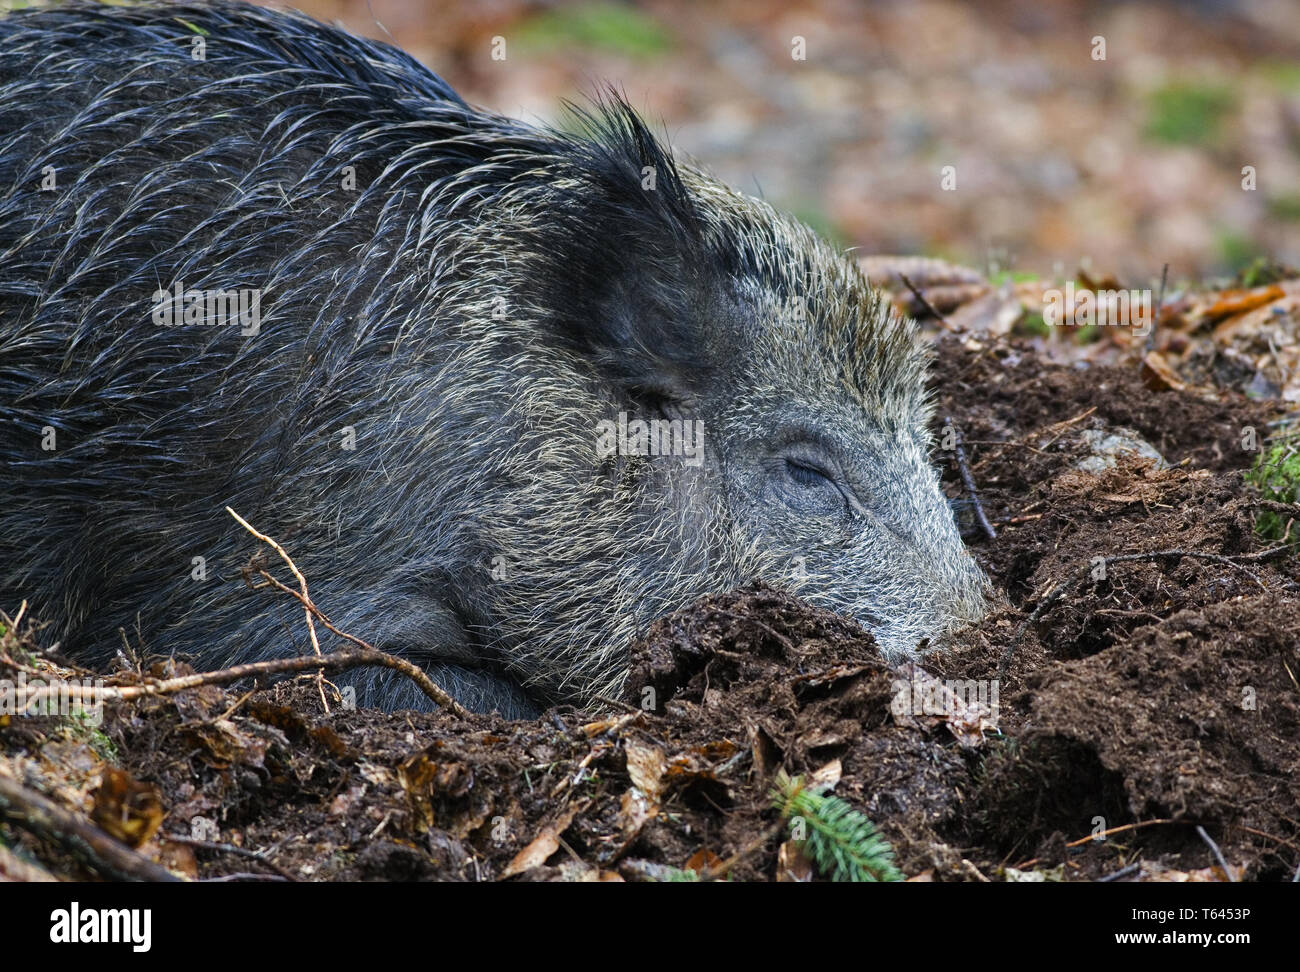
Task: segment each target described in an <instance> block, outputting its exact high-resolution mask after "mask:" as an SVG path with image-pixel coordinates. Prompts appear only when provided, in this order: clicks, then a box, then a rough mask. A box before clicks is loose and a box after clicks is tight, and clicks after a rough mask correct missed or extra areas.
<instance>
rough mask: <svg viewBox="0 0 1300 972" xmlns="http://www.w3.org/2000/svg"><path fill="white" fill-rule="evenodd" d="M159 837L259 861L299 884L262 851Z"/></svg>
mask: <svg viewBox="0 0 1300 972" xmlns="http://www.w3.org/2000/svg"><path fill="white" fill-rule="evenodd" d="M159 836H160V837H161V838H162V839H163V840H169V841H171V842H172V843H174V844H185V845H186V846H188V847H197V848H199V849H200V850H210V851H216V852H218V853H221V854H234V855H235V856H236V857H247V858H249V859H250V860H254V861H257V862H258V863H259V864H264V865H266V866H267V867H269V868H270V869H271V870H273V871H275V873H276V874H277V875H279V876H280V877H281V878H282V879H283V880H285V881H294V882H297V880H298V879H297V878H296V877H294V876H293V875H292V874H290V873H289V872H288V871H286V870H285V869H284V868H282V867H280V865H279V864H277V863H275V861H273V860H271V859H270V858H268V857H267V856H266V855H265V854H263V853H262V852H261V851H255V850H250V849H249V848H247V847H240V846H239V845H238V844H222V843H218V842H216V841H212V840H200V839H199V838H197V837H185V836H183V835H181V834H168V833H163V834H160V835H159ZM229 877H230V875H227V878H229ZM209 880H216V879H215V878H211V879H209Z"/></svg>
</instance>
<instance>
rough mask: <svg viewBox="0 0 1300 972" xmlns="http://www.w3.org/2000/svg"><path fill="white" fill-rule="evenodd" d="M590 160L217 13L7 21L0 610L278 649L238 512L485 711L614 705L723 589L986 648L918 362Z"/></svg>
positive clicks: (780, 251)
mask: <svg viewBox="0 0 1300 972" xmlns="http://www.w3.org/2000/svg"><path fill="white" fill-rule="evenodd" d="M200 48H201V49H200ZM198 53H201V55H202V56H201V57H198V56H196V54H198ZM585 122H586V129H587V130H586V131H585V132H584V133H583V134H582V135H572V134H562V133H556V132H548V131H542V130H538V129H535V128H531V127H528V126H525V125H523V124H521V123H518V122H514V121H511V120H508V119H505V118H502V117H499V116H495V115H492V114H488V113H485V112H481V111H478V110H474V109H471V108H470V107H468V106H467V105H466V104H465V103H464V102H463V101H461V100H460V99H459V98H458V97H457V96H456V94H455V93H454V92H453V91H452V90H451V89H450V88H448V87H447V86H446V85H445V84H444V83H443V82H442V81H441V80H439V79H438V78H436V77H435V76H433V75H432V74H430V73H429V72H428V71H427V70H425V69H424V68H422V67H420V66H419V65H418V64H417V63H416V62H414V61H413V60H411V59H410V58H409V57H407V56H406V55H404V54H402V53H400V52H398V51H396V50H394V49H392V48H389V47H387V46H385V45H381V44H376V43H371V42H366V41H361V40H358V39H354V38H351V37H349V36H347V35H346V34H343V33H341V32H339V31H336V30H334V29H331V28H327V27H324V26H322V25H319V24H316V23H314V22H312V21H310V20H307V19H305V18H301V17H297V16H288V15H283V14H277V13H271V12H267V11H260V10H255V9H253V8H248V7H244V6H241V5H239V4H233V3H213V4H203V5H199V4H196V5H193V6H191V5H187V4H169V5H165V6H161V7H126V8H116V7H105V8H99V7H93V6H83V5H81V4H73V5H69V6H66V7H60V8H57V9H54V10H49V11H41V12H24V13H18V14H11V15H9V16H8V17H5V18H2V19H0V267H2V268H3V269H2V270H0V462H3V470H2V472H0V607H3V608H4V609H6V610H8V611H10V612H12V611H13V610H14V609H15V608H16V607H17V604H18V602H19V601H20V600H21V599H24V598H26V599H28V600H29V601H30V602H31V608H30V609H31V610H32V611H34V612H35V613H36V614H37V615H38V616H41V617H43V618H45V619H48V620H49V621H50V622H51V625H50V627H49V628H48V629H47V630H46V632H45V635H46V637H47V640H49V641H54V640H58V641H60V642H62V645H63V648H64V650H65V651H66V652H68V653H70V654H73V655H76V656H79V657H82V658H85V659H88V660H90V661H92V662H96V663H99V664H103V663H106V662H107V661H108V660H109V659H110V658H111V656H112V654H113V653H114V651H115V650H116V648H117V646H118V645H120V643H121V635H120V634H119V630H118V629H119V628H125V629H126V630H127V631H128V632H131V633H132V640H134V637H135V633H136V632H137V631H138V632H139V634H140V635H141V636H142V637H143V640H144V642H145V644H146V645H147V646H148V647H149V648H151V649H154V650H164V651H178V652H182V653H188V654H189V655H191V656H192V657H193V658H194V659H196V660H197V661H199V662H200V663H203V664H225V663H230V662H234V661H246V660H252V659H256V658H262V657H273V656H276V655H285V654H289V653H291V652H297V651H301V650H303V648H304V645H303V643H302V639H303V632H302V626H301V611H300V609H298V608H296V607H295V606H294V605H293V603H292V602H290V601H288V600H287V599H285V598H283V597H281V596H276V595H274V594H273V593H271V592H259V593H250V592H249V591H248V590H247V589H246V588H244V586H243V585H242V583H241V582H240V574H239V569H240V567H241V565H243V564H244V563H246V562H247V560H248V558H249V556H250V554H251V553H252V552H253V550H254V549H255V548H256V546H257V544H256V542H255V541H254V540H253V538H251V537H250V536H249V535H248V534H247V533H245V532H244V531H243V530H242V529H241V528H239V527H238V526H237V525H236V524H235V523H234V521H233V520H232V519H231V518H230V517H229V515H228V514H227V513H226V512H225V507H226V506H230V507H232V508H233V509H235V510H236V511H238V512H239V513H240V514H241V515H243V516H244V517H246V518H247V519H248V520H249V521H250V522H251V523H253V524H254V525H255V526H256V527H258V528H259V529H260V530H262V531H263V532H265V533H267V534H269V535H271V536H273V537H275V538H276V539H278V540H279V541H280V542H282V543H283V544H284V546H285V547H286V548H287V549H288V550H289V551H290V553H291V554H292V555H293V556H294V558H295V560H296V562H297V563H298V565H299V566H300V567H301V568H302V570H303V572H304V573H305V574H306V576H307V577H308V579H309V583H310V585H311V591H312V595H313V598H314V599H315V601H316V602H317V603H318V604H319V605H321V606H322V608H323V609H324V610H325V611H326V612H327V613H328V614H329V615H330V616H331V618H332V620H333V621H334V622H335V623H336V624H337V625H338V627H340V628H341V629H343V630H346V631H351V632H354V633H356V634H358V635H360V636H362V637H364V638H366V639H367V640H368V641H371V642H372V643H374V644H376V645H377V646H379V647H382V648H385V649H387V650H390V651H395V652H398V653H401V654H403V655H405V656H406V657H408V658H411V659H412V660H414V661H416V662H417V663H419V664H421V665H423V666H424V667H426V668H427V669H428V670H429V672H430V674H431V675H432V676H433V677H434V678H435V679H437V680H440V681H441V682H442V683H443V684H444V686H445V687H446V688H447V689H448V690H449V691H451V692H452V693H453V694H455V695H457V696H458V697H460V698H461V699H462V701H464V702H465V703H466V704H467V705H469V706H472V707H478V708H480V709H489V708H498V709H500V710H501V711H503V712H506V713H511V714H521V713H526V712H530V711H534V710H535V709H536V707H537V706H538V705H542V704H547V703H551V702H555V701H559V700H572V701H587V700H590V699H592V698H593V697H595V696H597V695H602V694H613V693H616V692H617V691H618V690H619V687H620V685H621V682H622V679H623V677H624V675H625V657H624V649H625V647H626V644H627V642H628V640H629V639H630V638H631V637H632V636H634V635H635V634H636V633H637V632H639V631H641V630H642V629H643V628H644V627H645V626H646V625H647V624H648V623H649V621H650V620H652V619H653V618H655V617H657V616H659V615H661V614H663V613H665V612H667V611H669V610H672V609H675V608H677V607H679V606H681V605H682V604H684V603H686V602H687V601H689V600H690V599H692V598H693V597H695V596H697V595H700V594H703V593H706V592H712V591H718V590H723V589H726V588H729V587H732V586H734V585H736V584H739V583H743V582H745V581H748V580H750V579H753V578H759V577H762V578H766V579H768V580H771V581H774V582H776V583H783V584H785V585H786V586H789V587H793V588H795V589H796V590H798V591H800V592H801V593H802V594H803V595H804V596H806V597H809V598H811V599H813V600H816V601H819V602H821V603H823V604H826V605H827V606H830V607H832V608H836V609H838V610H841V611H843V612H845V613H848V614H851V615H854V616H856V617H857V618H859V619H860V620H862V621H863V622H864V623H865V624H866V625H867V626H868V627H870V628H871V629H872V630H874V631H875V633H876V634H877V638H878V640H879V641H880V643H881V645H882V647H883V648H884V649H885V650H886V652H887V653H889V654H891V655H895V656H897V655H904V654H907V653H909V652H911V651H912V650H914V648H915V646H916V644H917V642H918V640H920V639H922V638H926V637H935V636H938V635H940V634H942V633H943V632H944V631H945V630H947V629H948V628H950V627H951V626H952V625H953V624H954V623H956V622H958V621H962V620H968V619H971V618H974V617H976V616H978V614H979V612H980V609H981V606H982V603H983V602H982V599H981V584H982V577H981V575H980V573H979V571H978V570H977V568H975V566H974V565H973V562H972V561H971V560H970V558H969V556H968V554H967V553H966V552H965V551H964V549H963V548H962V546H961V543H960V539H959V538H958V535H957V533H956V531H955V529H954V527H953V523H952V518H951V514H950V512H949V510H948V508H947V506H946V504H945V502H944V499H943V497H942V495H941V493H940V490H939V488H938V482H937V476H936V474H935V472H934V470H933V469H932V467H931V466H930V465H929V463H928V459H927V454H928V449H929V446H930V439H929V436H928V433H927V431H926V422H927V419H928V411H927V403H926V395H925V391H924V380H925V364H926V359H925V355H924V353H923V352H922V351H921V350H920V349H918V347H917V346H916V345H915V341H914V336H913V333H912V330H911V328H910V326H909V325H907V324H906V323H904V322H900V321H898V320H896V319H894V318H893V317H891V315H890V313H889V310H888V308H887V306H886V305H885V304H884V303H883V302H882V301H880V300H879V299H878V297H877V295H876V294H875V293H874V292H873V291H872V290H871V289H870V288H869V287H868V285H867V283H866V281H865V280H864V279H863V278H862V276H861V275H860V273H859V272H858V271H857V270H856V268H855V267H853V266H852V265H851V264H850V263H848V262H847V261H845V260H844V259H843V258H842V257H840V256H839V255H838V254H836V253H834V252H833V251H831V250H830V249H829V248H828V247H826V246H825V244H823V243H822V242H820V241H819V240H818V239H816V238H815V237H814V236H813V235H812V234H811V233H810V232H809V231H807V230H806V229H804V228H803V227H802V226H800V225H799V224H797V223H794V222H792V221H789V220H787V219H785V218H784V217H781V216H779V215H778V214H777V213H775V212H773V211H772V210H771V209H770V208H769V207H767V206H766V205H765V204H763V203H761V202H758V201H756V200H753V199H750V198H747V197H745V196H742V195H739V194H736V193H733V192H731V191H730V190H728V189H726V188H724V187H722V186H720V185H718V184H717V183H715V182H713V181H711V180H710V179H708V178H707V177H706V176H704V175H702V174H700V173H698V172H696V171H695V170H693V169H690V168H687V167H678V166H677V165H676V164H675V163H674V162H673V160H672V159H671V157H670V156H669V155H668V154H667V153H666V152H665V150H664V149H663V148H661V147H660V145H658V144H657V143H656V142H655V140H654V139H653V138H652V137H651V135H650V134H649V133H648V132H647V131H646V129H645V128H644V127H643V125H642V124H641V122H640V121H639V120H638V119H637V118H636V117H635V115H634V114H633V113H632V112H631V111H630V110H629V109H628V108H627V107H626V106H625V105H623V104H621V103H619V102H617V101H614V102H612V103H610V104H604V105H599V106H597V107H596V108H594V109H592V110H591V111H590V113H587V114H586V115H585ZM188 291H199V292H202V293H203V294H204V301H203V302H202V303H201V304H197V303H195V302H194V301H193V300H191V299H189V298H188V297H184V296H183V298H182V299H181V300H180V301H179V302H177V303H176V305H175V306H174V307H172V310H173V311H175V312H177V315H178V317H177V319H169V318H168V317H166V316H165V315H162V316H160V310H159V309H160V308H166V307H168V306H169V305H168V303H167V298H166V295H168V294H173V293H177V292H180V293H181V294H182V295H185V293H186V292H188ZM239 291H243V292H244V294H243V297H244V300H243V303H242V304H241V303H239V302H238V301H237V300H236V301H233V303H232V304H231V308H242V310H243V315H242V316H241V315H240V314H238V313H233V312H232V313H230V314H229V315H227V316H222V308H223V305H222V303H221V300H222V297H221V296H220V295H234V294H235V293H236V292H239ZM214 294H216V295H218V297H217V298H216V300H215V303H214V302H211V300H210V298H212V295H214ZM231 308H227V309H228V310H229V309H231ZM195 315H197V316H195ZM620 413H625V414H626V415H627V416H630V418H629V419H628V421H632V420H634V419H636V418H638V417H640V418H642V419H658V420H660V421H662V422H665V423H666V422H670V421H673V420H679V421H685V422H689V423H699V425H694V426H692V425H687V426H684V428H688V429H691V428H693V429H694V430H695V431H696V432H697V433H698V431H699V426H700V425H702V427H703V443H702V444H703V446H704V448H703V452H702V458H701V454H698V453H693V452H691V451H690V449H689V446H690V445H691V439H690V437H688V436H683V437H682V439H681V440H679V442H680V444H682V445H683V446H684V447H686V448H685V450H684V451H685V452H686V454H685V455H669V456H656V455H638V454H637V453H638V452H639V451H644V450H642V449H639V448H638V446H639V445H640V444H642V443H643V441H644V440H641V439H638V438H637V437H636V435H635V431H636V429H637V428H638V427H637V426H636V425H635V424H634V423H633V424H632V426H631V429H632V433H631V434H630V439H629V441H630V445H627V444H626V443H622V438H621V433H615V434H614V435H613V436H612V437H611V435H610V429H611V428H613V429H616V430H618V429H621V428H622V426H620V425H619V424H618V421H619V415H620ZM602 422H608V423H610V424H608V425H604V426H601V425H600V424H599V423H602ZM657 428H673V427H672V426H666V425H665V426H662V427H657ZM602 436H603V438H602ZM611 440H612V441H615V442H616V443H618V444H621V445H623V446H624V447H623V448H621V449H619V450H618V451H617V452H616V453H615V454H613V455H610V454H607V453H608V450H607V449H603V448H597V446H598V444H600V443H602V442H603V443H604V444H606V445H608V443H609V441H611ZM664 441H665V443H667V444H672V443H671V441H670V440H668V439H665V440H664ZM656 442H658V439H656ZM696 444H699V443H698V441H697V442H696ZM669 451H671V450H669ZM679 451H682V450H679ZM295 642H297V643H296V644H295ZM347 677H348V676H345V679H346V678H347ZM351 677H352V678H354V679H355V680H356V681H355V685H356V687H357V689H358V693H359V698H360V700H361V701H362V702H368V703H371V704H377V705H382V706H385V707H389V708H395V707H401V706H407V705H417V706H418V705H420V704H422V700H421V697H420V696H418V695H417V694H415V692H414V691H413V689H412V688H411V686H409V685H408V684H407V683H405V682H404V681H402V680H399V679H396V678H395V677H394V676H392V675H391V673H387V672H384V673H380V674H373V673H365V674H360V675H356V674H354V675H352V676H351Z"/></svg>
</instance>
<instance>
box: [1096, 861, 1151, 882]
mask: <svg viewBox="0 0 1300 972" xmlns="http://www.w3.org/2000/svg"><path fill="white" fill-rule="evenodd" d="M1140 870H1142V862H1141V861H1134V862H1133V863H1132V864H1127V865H1125V866H1124V867H1121V868H1120V869H1119V870H1118V871H1115V872H1114V873H1113V874H1107V875H1106V876H1105V877H1099V878H1097V883H1098V884H1106V883H1108V882H1110V881H1118V880H1119V879H1120V878H1126V877H1128V876H1129V875H1130V874H1132V873H1134V872H1135V871H1140Z"/></svg>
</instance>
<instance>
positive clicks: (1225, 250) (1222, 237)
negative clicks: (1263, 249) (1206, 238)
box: [1214, 230, 1262, 273]
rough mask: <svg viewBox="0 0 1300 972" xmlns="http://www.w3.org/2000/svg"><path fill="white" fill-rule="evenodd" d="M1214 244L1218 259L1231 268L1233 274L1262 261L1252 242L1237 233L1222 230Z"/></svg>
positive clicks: (1257, 249)
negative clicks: (1217, 251)
mask: <svg viewBox="0 0 1300 972" xmlns="http://www.w3.org/2000/svg"><path fill="white" fill-rule="evenodd" d="M1214 242H1215V245H1216V246H1217V247H1218V250H1219V257H1220V259H1222V260H1223V262H1224V263H1226V264H1227V265H1228V267H1230V268H1231V270H1232V272H1233V273H1240V272H1242V271H1244V270H1245V269H1246V268H1247V267H1249V266H1250V265H1251V264H1253V263H1255V262H1257V261H1258V260H1260V259H1262V255H1261V254H1260V252H1259V248H1258V247H1257V246H1256V245H1255V244H1254V242H1253V241H1251V240H1249V239H1247V238H1246V237H1244V236H1241V235H1240V234H1238V233H1233V232H1231V231H1228V230H1223V231H1221V232H1220V233H1219V235H1218V238H1217V239H1216V240H1215V241H1214Z"/></svg>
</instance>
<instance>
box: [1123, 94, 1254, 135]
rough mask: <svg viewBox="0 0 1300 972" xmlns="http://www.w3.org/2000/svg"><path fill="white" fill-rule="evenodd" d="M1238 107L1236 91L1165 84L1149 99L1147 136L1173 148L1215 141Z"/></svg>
mask: <svg viewBox="0 0 1300 972" xmlns="http://www.w3.org/2000/svg"><path fill="white" fill-rule="evenodd" d="M1236 104H1237V99H1236V96H1235V95H1234V94H1233V92H1232V91H1231V90H1230V89H1228V88H1225V87H1222V86H1219V85H1211V84H1168V85H1165V86H1164V87H1163V88H1157V89H1156V90H1155V91H1153V92H1151V95H1150V96H1149V99H1148V103H1147V124H1146V129H1145V135H1146V137H1147V138H1150V139H1153V140H1154V141H1157V142H1166V143H1168V144H1171V145H1204V144H1207V143H1210V142H1213V141H1215V139H1217V138H1218V136H1219V129H1220V127H1221V125H1222V123H1223V120H1224V119H1225V118H1226V117H1227V115H1228V114H1229V113H1230V112H1231V111H1232V110H1233V109H1234V108H1235V107H1236Z"/></svg>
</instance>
